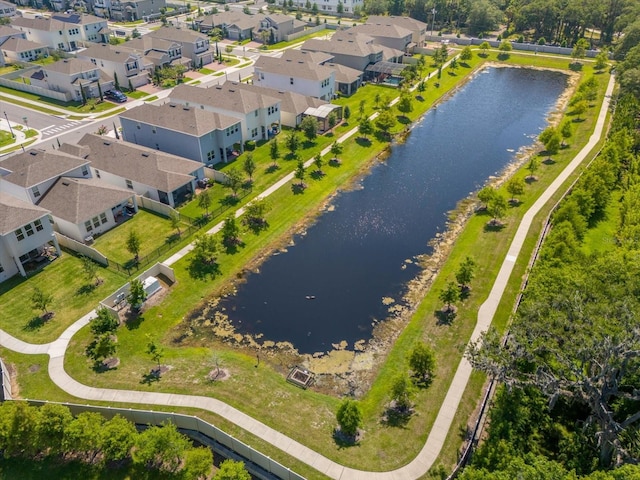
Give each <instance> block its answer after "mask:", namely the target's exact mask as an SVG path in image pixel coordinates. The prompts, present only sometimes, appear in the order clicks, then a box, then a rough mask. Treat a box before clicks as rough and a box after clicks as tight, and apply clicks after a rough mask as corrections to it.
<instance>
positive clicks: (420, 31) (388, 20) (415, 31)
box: [365, 15, 427, 47]
mask: <svg viewBox="0 0 640 480" xmlns="http://www.w3.org/2000/svg"><path fill="white" fill-rule="evenodd" d="M365 23H366V24H368V25H380V24H391V25H397V26H398V27H401V28H404V29H406V30H409V31H410V32H411V42H412V43H414V44H415V46H418V47H422V46H423V45H424V43H425V38H426V35H427V24H426V23H424V22H421V21H420V20H416V19H415V18H411V17H394V16H389V17H386V16H381V15H369V16H368V17H367V19H366V21H365ZM409 46H410V47H412V45H409Z"/></svg>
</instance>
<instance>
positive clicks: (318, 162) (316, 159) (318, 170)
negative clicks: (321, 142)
mask: <svg viewBox="0 0 640 480" xmlns="http://www.w3.org/2000/svg"><path fill="white" fill-rule="evenodd" d="M313 164H314V165H315V166H316V174H318V175H319V176H322V175H324V172H323V171H322V166H323V165H324V161H323V160H322V155H321V154H320V153H319V152H318V154H317V155H316V156H315V157H313Z"/></svg>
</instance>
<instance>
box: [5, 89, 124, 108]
mask: <svg viewBox="0 0 640 480" xmlns="http://www.w3.org/2000/svg"><path fill="white" fill-rule="evenodd" d="M0 92H3V93H8V94H11V95H15V96H18V97H22V98H25V99H27V100H36V101H38V102H41V103H44V104H45V105H47V104H48V105H51V106H55V107H59V108H63V109H65V110H69V111H70V112H72V113H93V112H96V113H99V112H103V111H105V110H108V109H110V108H113V107H114V105H113V104H112V103H109V102H98V103H96V104H95V105H90V104H86V105H82V103H81V102H61V101H59V100H56V99H53V98H49V97H45V96H42V95H36V94H34V93H28V92H22V91H20V90H14V89H12V88H8V87H0ZM7 101H10V102H11V103H16V104H19V103H18V102H15V101H13V100H7ZM25 105H26V106H28V107H29V108H34V109H35V110H39V111H43V109H42V107H38V106H33V105H32V104H25ZM49 112H52V113H54V114H59V112H54V111H51V110H50V111H49ZM49 112H45V113H49Z"/></svg>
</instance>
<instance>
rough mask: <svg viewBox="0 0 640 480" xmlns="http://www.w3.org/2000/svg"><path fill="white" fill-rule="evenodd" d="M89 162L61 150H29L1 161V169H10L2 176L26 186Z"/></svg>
mask: <svg viewBox="0 0 640 480" xmlns="http://www.w3.org/2000/svg"><path fill="white" fill-rule="evenodd" d="M88 163H89V162H88V161H87V160H84V159H82V158H78V157H76V156H74V155H70V154H68V153H64V152H60V151H57V150H56V151H54V152H50V151H45V150H39V149H35V148H34V149H31V150H27V151H26V152H24V153H19V154H17V155H13V156H12V157H9V158H7V159H6V160H3V161H1V162H0V169H5V170H8V171H10V172H11V173H9V174H8V175H5V176H3V177H2V178H3V179H4V180H6V181H8V182H11V183H13V184H15V185H19V186H21V187H24V188H29V187H33V186H34V185H38V184H40V183H42V182H44V181H47V180H50V179H52V178H55V177H59V176H61V175H64V174H66V173H68V172H70V171H72V170H74V169H76V168H78V167H80V166H82V165H87V164H88Z"/></svg>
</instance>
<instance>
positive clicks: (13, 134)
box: [3, 112, 16, 138]
mask: <svg viewBox="0 0 640 480" xmlns="http://www.w3.org/2000/svg"><path fill="white" fill-rule="evenodd" d="M3 113H4V118H5V119H6V120H7V125H9V131H10V132H11V138H16V135H15V133H13V128H11V123H10V122H9V117H7V112H3Z"/></svg>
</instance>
